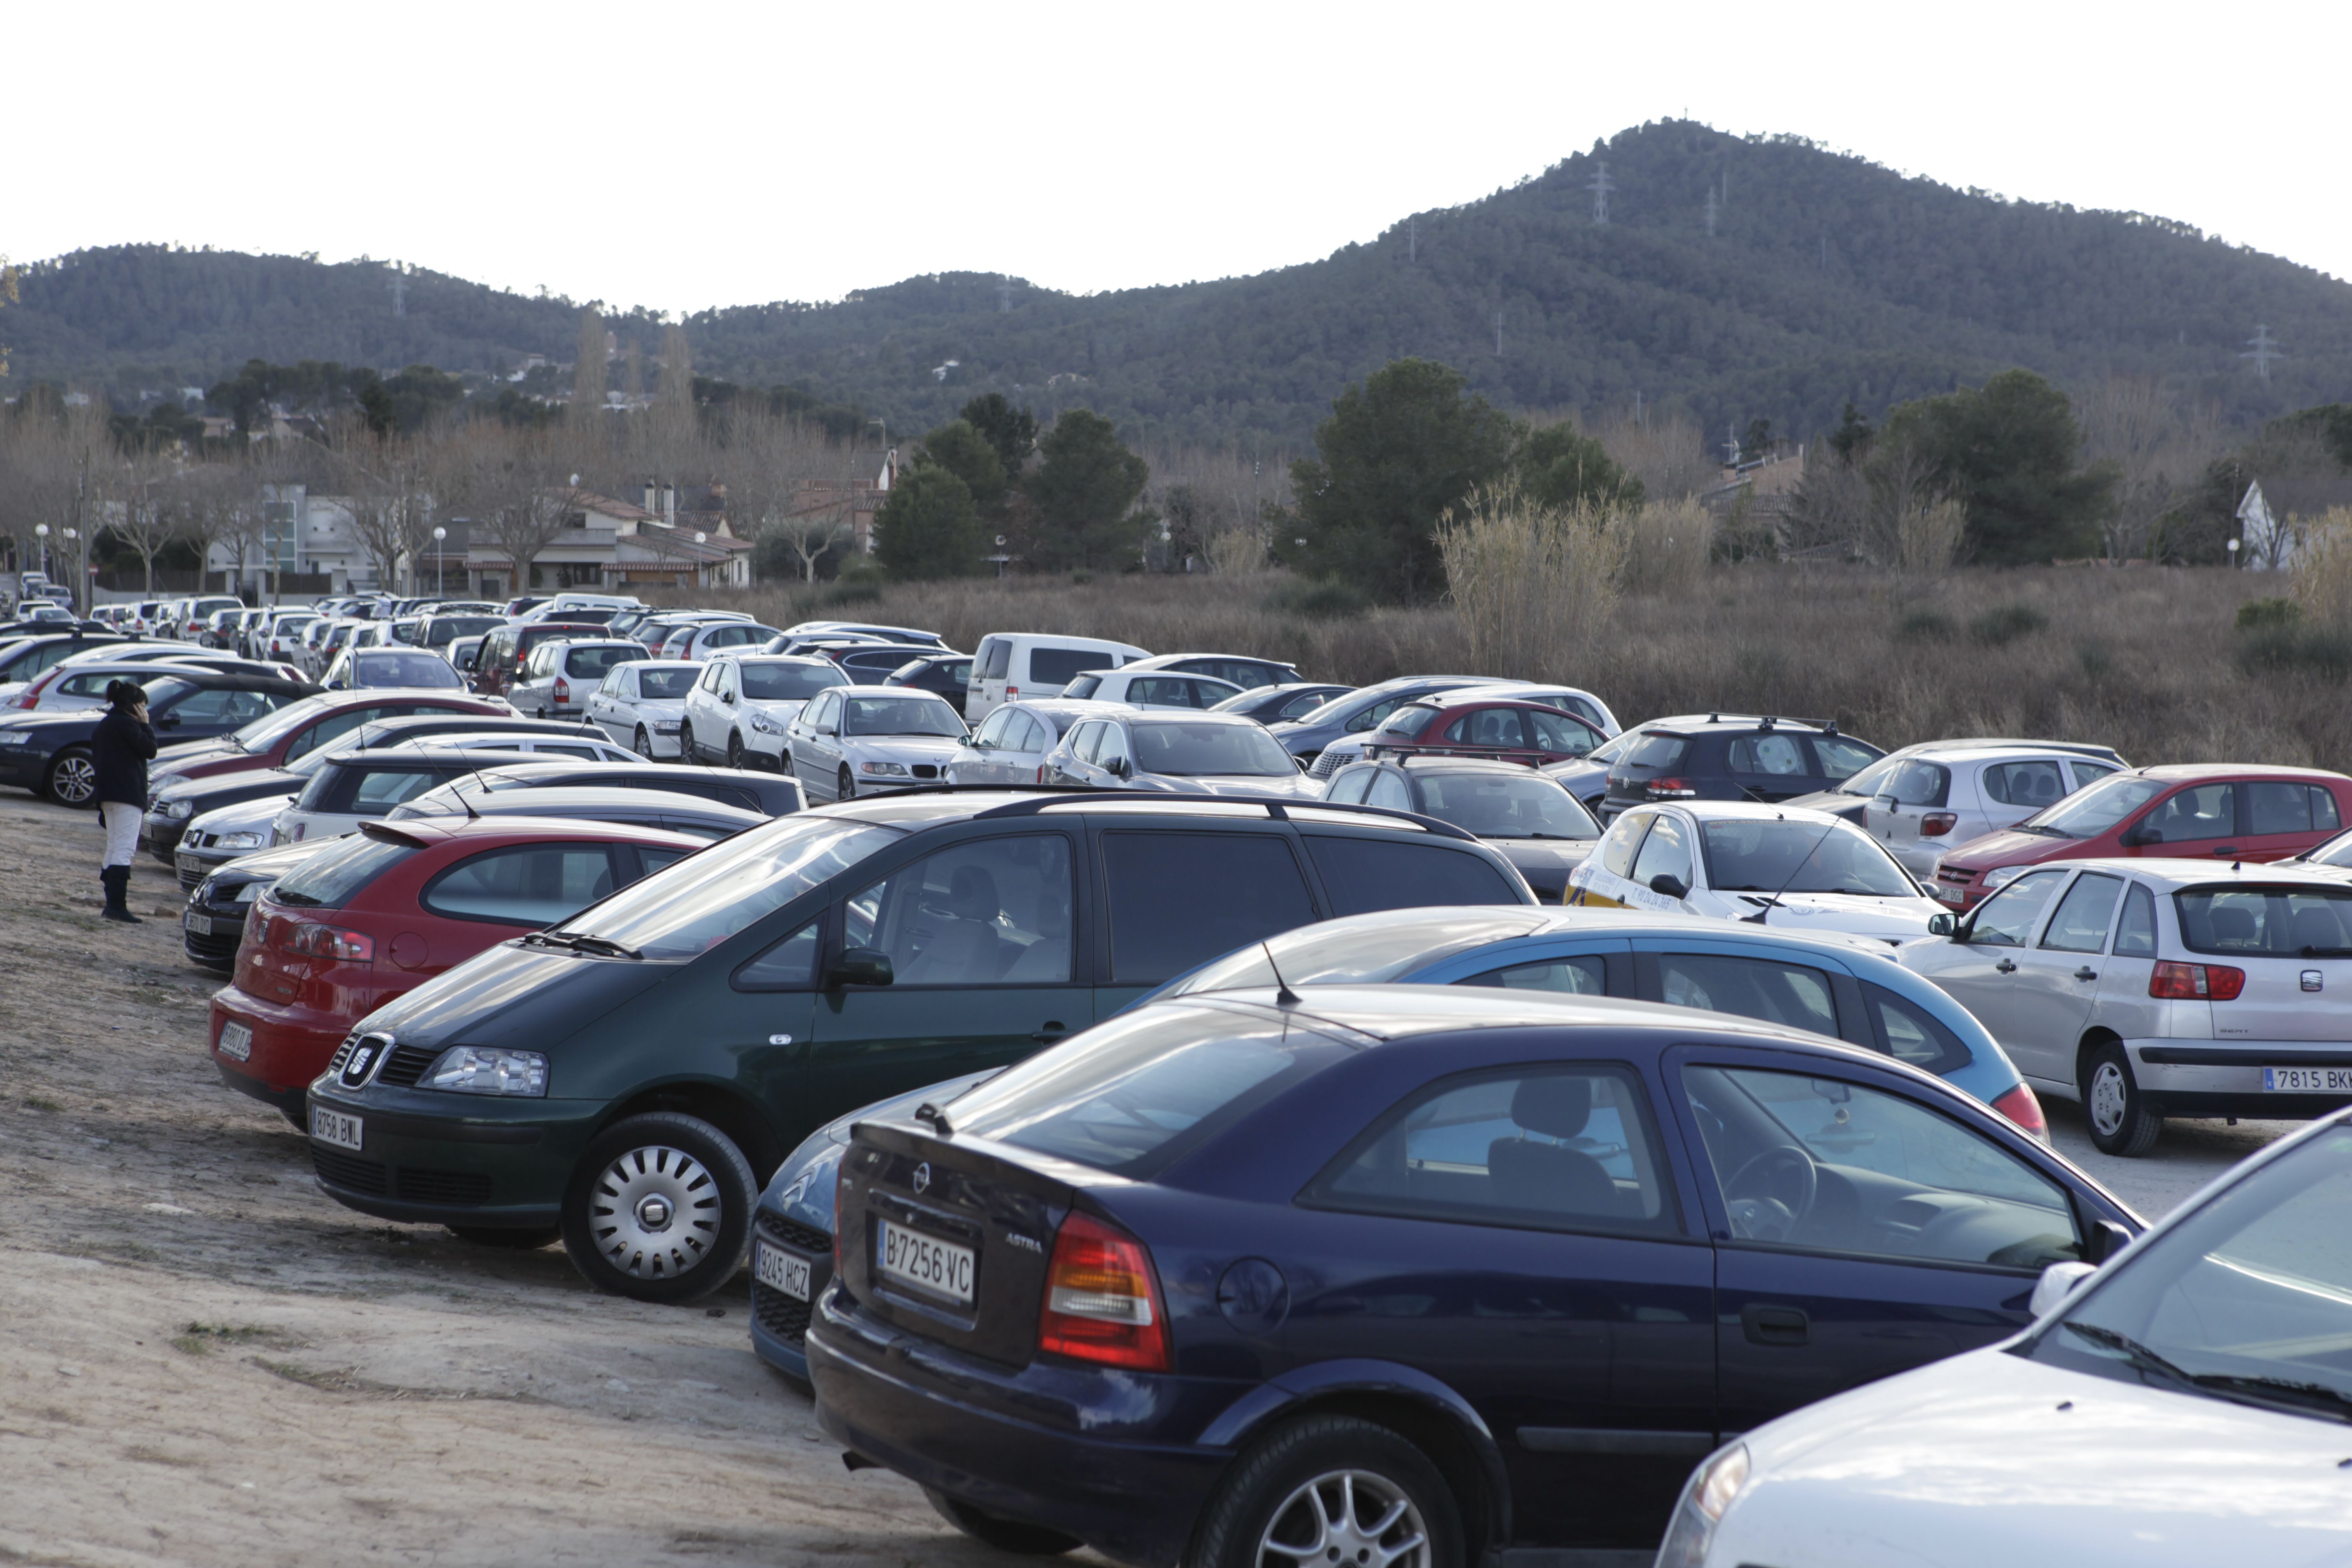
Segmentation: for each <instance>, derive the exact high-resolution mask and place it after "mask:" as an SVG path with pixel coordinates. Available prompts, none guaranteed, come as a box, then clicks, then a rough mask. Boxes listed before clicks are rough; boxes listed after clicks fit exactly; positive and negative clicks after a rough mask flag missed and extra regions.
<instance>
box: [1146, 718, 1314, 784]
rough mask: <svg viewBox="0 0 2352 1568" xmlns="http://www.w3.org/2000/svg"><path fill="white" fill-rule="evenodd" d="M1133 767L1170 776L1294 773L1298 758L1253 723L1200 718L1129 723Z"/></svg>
mask: <svg viewBox="0 0 2352 1568" xmlns="http://www.w3.org/2000/svg"><path fill="white" fill-rule="evenodd" d="M1132 733H1133V735H1134V737H1135V765H1136V768H1137V771H1139V772H1141V773H1162V774H1166V775H1169V776H1171V777H1174V778H1199V777H1205V776H1221V777H1228V778H1276V777H1280V776H1282V775H1284V774H1289V775H1291V776H1293V777H1296V776H1297V773H1298V764H1297V763H1294V762H1292V761H1291V760H1290V753H1289V752H1286V751H1284V750H1283V749H1282V742H1279V741H1277V740H1276V739H1275V738H1274V737H1273V736H1272V735H1270V734H1268V733H1267V732H1266V731H1265V729H1264V728H1263V727H1261V726H1259V725H1256V724H1252V723H1249V722H1246V721H1244V722H1241V723H1234V724H1202V723H1198V722H1189V721H1183V720H1178V721H1172V722H1171V721H1154V722H1147V723H1140V724H1136V725H1134V726H1132Z"/></svg>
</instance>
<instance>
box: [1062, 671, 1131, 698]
mask: <svg viewBox="0 0 2352 1568" xmlns="http://www.w3.org/2000/svg"><path fill="white" fill-rule="evenodd" d="M1102 682H1103V678H1102V677H1101V676H1099V675H1096V674H1092V673H1088V674H1086V675H1081V676H1080V677H1078V678H1077V679H1076V680H1073V681H1071V682H1070V683H1069V684H1068V685H1067V686H1065V687H1063V688H1062V695H1063V696H1065V697H1068V698H1072V699H1075V700H1078V701H1082V702H1083V701H1087V700H1091V699H1092V698H1093V696H1094V694H1095V693H1096V692H1097V691H1100V690H1101V689H1102ZM1149 684H1150V682H1148V681H1141V680H1139V681H1137V682H1135V683H1134V685H1131V686H1129V688H1128V689H1127V693H1128V700H1129V701H1130V702H1144V701H1148V700H1150V699H1148V698H1146V697H1144V696H1142V695H1141V694H1140V693H1139V692H1138V691H1137V690H1136V687H1137V686H1145V685H1149Z"/></svg>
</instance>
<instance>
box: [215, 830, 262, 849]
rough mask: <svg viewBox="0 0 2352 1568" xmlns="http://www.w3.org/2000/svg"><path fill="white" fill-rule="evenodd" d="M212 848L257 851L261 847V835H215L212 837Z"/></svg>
mask: <svg viewBox="0 0 2352 1568" xmlns="http://www.w3.org/2000/svg"><path fill="white" fill-rule="evenodd" d="M213 847H214V848H215V849H258V848H260V847H261V835H260V834H258V833H215V834H214V835H213Z"/></svg>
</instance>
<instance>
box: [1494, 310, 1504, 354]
mask: <svg viewBox="0 0 2352 1568" xmlns="http://www.w3.org/2000/svg"><path fill="white" fill-rule="evenodd" d="M1495 357H1496V359H1501V358H1502V357H1503V312H1502V311H1500V310H1497V311H1496V312H1495Z"/></svg>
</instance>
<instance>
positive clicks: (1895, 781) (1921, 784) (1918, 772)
mask: <svg viewBox="0 0 2352 1568" xmlns="http://www.w3.org/2000/svg"><path fill="white" fill-rule="evenodd" d="M1951 787H1952V770H1951V769H1949V768H1948V767H1945V766H1944V765H1943V764H1942V763H1921V762H1908V763H1904V764H1903V765H1902V766H1900V767H1898V768H1896V769H1895V770H1894V772H1892V773H1889V774H1888V775H1887V777H1886V781H1885V785H1884V786H1883V788H1882V791H1881V793H1883V794H1884V795H1886V796H1887V798H1889V799H1890V800H1892V801H1894V802H1895V805H1923V806H1938V805H1943V804H1944V803H1945V802H1946V800H1947V799H1948V798H1949V795H1950V791H1951ZM1997 798H1999V799H2002V800H2006V799H2008V798H2009V797H2008V796H2006V795H2001V796H1998V797H1997Z"/></svg>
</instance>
